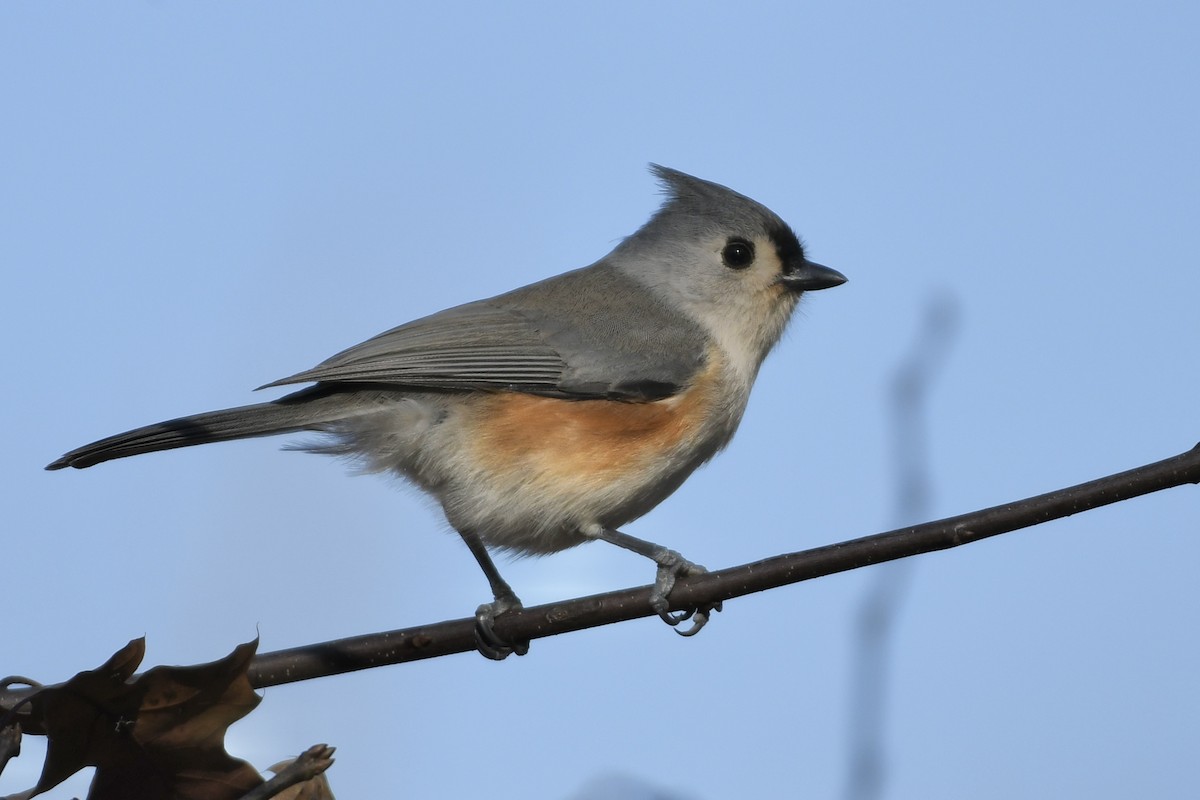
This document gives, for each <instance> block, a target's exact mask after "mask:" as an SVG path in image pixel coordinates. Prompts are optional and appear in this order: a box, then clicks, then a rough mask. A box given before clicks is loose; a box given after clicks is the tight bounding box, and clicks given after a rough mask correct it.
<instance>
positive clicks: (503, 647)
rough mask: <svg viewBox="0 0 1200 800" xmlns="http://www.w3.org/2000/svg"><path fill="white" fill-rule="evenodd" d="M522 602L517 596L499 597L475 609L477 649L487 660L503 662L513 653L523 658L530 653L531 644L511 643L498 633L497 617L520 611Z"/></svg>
mask: <svg viewBox="0 0 1200 800" xmlns="http://www.w3.org/2000/svg"><path fill="white" fill-rule="evenodd" d="M520 609H521V601H520V600H518V599H517V597H516V595H508V596H505V597H497V598H496V599H495V601H493V602H491V603H484V604H483V605H481V606H480V607H479V608H477V609H475V648H476V649H477V650H478V651H479V652H480V654H481V655H483V656H484V657H485V658H490V659H492V660H493V661H503V660H504V659H506V658H508V657H509V656H510V655H512V654H513V653H516V654H517V655H519V656H523V655H525V654H526V653H528V652H529V642H510V641H507V640H506V639H504V638H503V637H502V636H500V634H498V633H496V629H495V627H494V626H493V623H494V622H495V621H496V617H498V616H500V615H501V614H503V613H505V612H507V611H519V610H520Z"/></svg>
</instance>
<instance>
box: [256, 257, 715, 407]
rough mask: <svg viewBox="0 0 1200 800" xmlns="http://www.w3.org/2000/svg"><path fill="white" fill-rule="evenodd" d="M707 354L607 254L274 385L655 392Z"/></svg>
mask: <svg viewBox="0 0 1200 800" xmlns="http://www.w3.org/2000/svg"><path fill="white" fill-rule="evenodd" d="M706 352H707V337H706V336H705V334H704V333H703V331H702V330H700V328H699V327H698V326H697V325H695V324H694V323H692V322H691V321H690V320H688V319H686V318H684V317H683V316H682V315H680V314H678V313H676V312H673V311H672V310H670V309H668V308H667V307H666V306H664V305H663V304H662V303H661V301H659V300H657V299H656V298H655V297H653V296H652V295H651V293H650V292H649V290H647V289H646V288H645V287H643V286H641V285H640V284H638V283H636V282H635V281H633V280H631V279H630V278H628V277H625V276H623V275H621V274H620V273H618V272H616V271H615V270H613V269H611V268H609V267H607V266H606V265H605V264H604V263H603V262H600V263H598V264H596V265H593V266H591V267H586V268H584V269H581V270H576V271H574V272H569V273H566V274H565V275H559V276H557V277H555V278H550V279H548V280H545V281H542V282H540V283H535V284H532V285H530V286H526V287H524V288H521V289H517V290H516V291H513V292H509V293H508V294H503V295H500V296H498V297H494V298H491V299H489V300H480V301H478V302H474V303H468V304H466V305H462V306H457V307H455V308H451V309H448V310H446V311H442V312H439V313H437V314H433V315H432V316H428V317H425V318H423V319H419V320H416V321H414V322H410V323H407V324H405V325H401V326H400V327H398V328H393V329H392V330H390V331H386V332H384V333H381V334H379V335H378V336H375V337H374V338H371V339H368V340H367V341H365V342H363V343H362V344H358V345H355V346H354V347H351V348H350V349H348V350H344V351H342V352H341V353H338V354H337V355H335V356H333V357H332V358H330V359H328V360H326V361H324V362H322V363H321V364H319V365H317V366H316V367H314V368H313V369H310V370H306V371H304V372H300V373H298V374H296V375H292V376H290V377H287V378H284V379H282V380H278V381H274V382H273V383H269V384H267V386H282V385H285V384H293V383H307V382H310V381H325V382H348V383H382V384H394V385H399V386H412V387H419V388H432V389H450V390H455V389H458V390H468V389H476V390H480V389H482V390H490V391H519V392H527V393H530V394H539V395H547V396H552V397H573V398H591V397H607V398H612V399H620V400H635V401H636V400H655V399H660V398H663V397H669V396H670V395H672V394H675V393H676V392H678V391H679V390H680V389H682V388H684V387H686V386H687V385H688V384H689V383H690V381H691V379H692V377H693V376H694V375H695V373H696V371H697V370H698V369H699V368H700V367H701V366H702V365H703V364H704V361H705V357H706ZM264 388H265V387H264Z"/></svg>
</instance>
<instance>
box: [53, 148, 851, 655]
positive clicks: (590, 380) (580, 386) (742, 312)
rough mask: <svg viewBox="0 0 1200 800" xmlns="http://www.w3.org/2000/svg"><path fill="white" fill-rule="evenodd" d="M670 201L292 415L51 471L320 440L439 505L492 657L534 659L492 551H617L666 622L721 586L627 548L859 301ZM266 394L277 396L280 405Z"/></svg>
mask: <svg viewBox="0 0 1200 800" xmlns="http://www.w3.org/2000/svg"><path fill="white" fill-rule="evenodd" d="M652 170H653V172H654V173H655V175H657V177H658V178H659V179H660V181H661V182H662V184H663V187H664V190H665V193H666V195H667V199H666V201H665V202H664V203H663V205H662V207H661V208H660V209H659V210H658V211H657V213H655V214H654V216H653V217H651V219H650V221H649V222H647V223H646V224H645V225H643V226H642V227H641V229H639V230H638V231H637V232H636V233H635V234H633V235H632V236H630V237H628V238H627V239H625V240H623V241H622V242H621V243H620V244H619V245H617V247H616V249H614V250H613V251H612V252H611V253H609V254H608V255H607V256H605V257H604V258H602V259H600V260H599V261H597V262H596V263H595V264H592V265H591V266H588V267H584V268H582V269H577V270H574V271H572V272H568V273H565V274H563V275H559V276H557V277H553V278H549V279H547V280H544V281H541V282H539V283H535V284H532V285H530V286H525V287H523V288H520V289H516V290H514V291H511V292H508V293H507V294H502V295H500V296H498V297H493V298H491V299H488V300H479V301H476V302H474V303H467V304H466V305H461V306H457V307H455V308H451V309H449V310H446V311H442V312H440V313H437V314H434V315H432V316H428V317H425V318H423V319H419V320H417V321H415V322H410V323H408V324H406V325H401V326H400V327H398V328H393V329H392V330H390V331H387V332H385V333H381V334H380V335H378V336H376V337H374V338H373V339H368V340H367V341H365V342H363V343H362V344H359V345H355V346H354V347H351V348H350V349H349V350H344V351H343V352H341V353H339V354H337V355H335V356H333V357H332V358H330V359H329V360H327V361H325V362H323V363H321V364H319V365H318V366H316V367H314V368H313V369H310V370H307V371H305V372H301V373H298V374H296V375H293V376H291V377H289V378H284V379H282V380H278V381H275V382H273V383H269V384H267V385H266V386H283V385H287V384H296V383H309V382H315V385H314V386H310V387H307V388H305V389H301V390H300V391H298V392H295V393H293V394H290V395H287V396H286V397H283V398H281V399H279V400H275V401H273V402H270V403H260V404H258V405H251V406H243V407H241V408H231V409H226V410H224V411H212V412H209V413H207V414H197V415H196V416H192V417H183V418H181V419H175V420H170V421H168V422H161V423H159V424H157V425H149V426H147V427H144V428H138V429H136V430H132V431H129V432H127V433H121V434H117V435H116V436H110V437H109V438H107V439H101V440H100V441H98V442H94V443H92V444H89V445H85V446H84V447H80V448H78V449H76V450H72V451H71V452H69V453H67V454H66V455H64V456H63V457H62V458H59V459H58V460H57V461H55V462H53V463H52V464H50V465H49V466H47V467H46V468H47V469H51V470H56V469H62V468H63V467H76V468H80V469H82V468H84V467H90V466H91V465H93V464H99V463H100V462H102V461H108V460H110V459H114V458H123V457H125V456H132V455H137V454H139V453H148V452H152V451H155V450H168V449H171V448H175V447H186V446H189V445H194V444H204V443H206V442H219V441H227V440H231V439H242V438H246V437H252V436H267V435H271V434H278V433H291V432H296V431H316V432H319V433H322V434H325V435H326V436H325V438H324V439H323V440H322V441H320V442H316V443H305V444H303V445H302V446H301V447H300V448H299V449H304V450H308V451H311V452H317V453H329V454H336V455H343V456H353V457H355V458H357V459H358V460H359V461H360V462H361V464H362V466H363V467H364V469H365V470H366V471H370V472H394V473H397V474H399V475H402V476H404V477H405V478H407V479H409V480H410V481H412V482H413V483H415V484H416V485H417V486H419V487H420V488H422V489H424V490H425V491H427V492H429V493H430V494H432V495H433V496H434V497H436V498H437V499H438V500H439V501H440V502H441V504H442V508H443V509H444V510H445V513H446V517H447V518H448V520H449V521H450V524H451V525H452V526H454V529H455V530H457V531H458V533H459V534H460V535H461V536H462V538H463V541H464V542H466V544H467V547H468V548H470V550H471V552H472V554H474V556H475V558H476V560H478V562H479V565H480V567H482V569H483V572H484V574H485V575H486V576H487V579H488V581H489V583H490V584H491V588H492V594H493V596H494V598H495V600H494V602H493V603H490V604H487V605H484V606H481V607H480V610H479V612H478V613H477V621H478V625H477V634H478V636H477V639H478V641H479V645H480V650H481V651H482V652H483V653H484V654H485V655H489V656H491V657H493V658H502V657H504V656H505V655H507V654H508V652H511V651H516V652H518V653H523V652H524V650H525V645H524V644H521V643H517V644H510V643H505V642H503V641H501V640H499V638H498V637H497V636H496V634H495V633H494V632H493V631H492V630H491V619H492V618H493V617H494V615H495V614H499V613H502V612H503V611H505V610H508V609H512V608H519V607H520V601H519V600H518V599H517V596H516V595H515V594H514V593H513V591H512V589H511V588H510V587H509V586H508V584H507V583H506V582H505V581H504V579H503V578H502V577H501V576H500V573H499V572H498V571H497V569H496V567H495V565H494V564H493V563H492V560H491V558H490V557H489V555H488V551H487V548H489V547H490V548H494V549H498V550H505V551H511V552H516V553H522V554H541V553H552V552H556V551H559V550H565V549H567V548H568V547H574V546H575V545H578V544H582V543H583V542H586V541H589V540H592V539H603V540H605V541H608V542H611V543H613V544H616V545H619V546H621V547H624V548H627V549H629V550H632V551H634V552H636V553H640V554H641V555H644V556H647V557H649V558H651V559H653V560H654V561H655V562H656V563H657V564H658V565H659V567H658V573H657V580H656V582H655V589H654V593H653V595H652V598H653V604H654V607H655V610H656V611H658V613H659V615H660V616H661V617H662V618H663V619H664V620H666V621H667V622H668V623H670V624H672V625H676V624H678V623H679V622H681V621H682V620H684V619H687V618H688V617H690V616H691V615H692V613H695V624H694V625H693V627H692V629H691V631H689V632H695V630H697V629H698V628H699V627H700V626H701V625H703V623H704V621H705V620H706V619H707V615H708V613H709V611H711V609H707V608H706V609H697V610H693V612H685V613H683V614H677V615H676V614H671V613H670V612H669V611H668V601H667V597H668V595H669V593H670V591H671V588H672V586H673V585H674V583H675V579H676V577H677V576H680V575H683V576H686V575H689V574H694V573H697V572H701V571H703V570H702V568H701V567H698V566H696V565H694V564H692V563H690V562H688V561H686V560H684V559H683V558H682V557H680V555H679V554H678V553H676V552H674V551H671V550H667V549H666V548H663V547H660V546H658V545H656V544H653V543H651V542H647V541H643V540H641V539H637V538H634V537H632V536H629V535H628V534H625V533H622V532H620V531H619V530H617V528H618V527H619V526H621V525H624V524H626V523H628V522H630V521H632V520H634V519H637V518H638V517H640V516H642V515H643V514H645V513H646V512H647V511H649V510H650V509H652V508H653V507H654V506H656V505H657V504H658V503H660V502H661V501H662V500H663V499H664V498H666V497H667V496H668V495H669V494H671V493H672V492H673V491H675V490H676V489H677V488H679V485H680V484H681V483H683V481H684V479H686V478H687V477H688V475H690V474H691V473H692V471H693V470H695V469H696V468H697V467H699V466H700V465H701V464H703V463H704V462H706V461H708V460H709V459H710V458H712V456H713V455H714V454H716V452H717V451H718V450H720V449H721V448H723V447H724V446H725V445H726V444H727V443H728V442H729V440H730V438H731V437H732V436H733V433H734V431H735V430H736V429H737V426H738V423H739V422H740V421H741V418H742V412H743V411H744V410H745V408H746V401H747V399H748V398H749V395H750V387H751V386H752V385H753V383H754V379H755V376H756V375H757V373H758V368H759V365H760V364H761V363H762V361H763V359H764V358H765V357H766V355H767V353H768V351H770V349H771V347H772V346H774V344H775V342H776V341H778V340H779V337H780V334H781V333H782V332H783V329H784V326H785V325H786V324H787V322H788V319H789V318H790V317H791V315H792V311H793V310H794V309H795V307H796V304H797V301H798V300H799V299H800V295H801V294H802V293H804V292H806V291H813V290H816V289H827V288H830V287H833V286H837V285H839V284H841V283H844V282H845V280H846V278H845V277H844V276H843V275H842V274H841V273H839V272H837V271H836V270H832V269H829V268H828V267H823V266H821V265H820V264H815V263H813V262H811V261H808V260H807V259H806V258H805V256H804V249H803V247H802V246H801V244H800V241H799V240H798V239H797V238H796V235H795V234H794V233H793V232H792V231H791V229H790V228H789V227H788V226H787V224H786V223H784V222H783V220H781V219H780V218H779V217H778V216H776V215H775V214H774V213H772V212H771V211H770V210H768V209H767V208H764V207H763V206H761V205H759V204H758V203H756V202H754V201H753V200H751V199H749V198H748V197H744V196H742V195H740V194H738V193H736V192H734V191H731V190H730V189H727V188H725V187H724V186H720V185H718V184H715V183H710V182H709V181H704V180H700V179H698V178H693V177H691V176H690V175H685V174H684V173H682V172H678V171H676V170H672V169H667V168H665V167H660V166H652ZM261 388H266V387H261Z"/></svg>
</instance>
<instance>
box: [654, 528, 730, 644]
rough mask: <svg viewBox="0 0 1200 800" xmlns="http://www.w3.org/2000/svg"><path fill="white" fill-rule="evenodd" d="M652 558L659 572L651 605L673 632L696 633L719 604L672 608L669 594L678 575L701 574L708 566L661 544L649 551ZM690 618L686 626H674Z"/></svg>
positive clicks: (693, 634) (682, 634) (716, 609)
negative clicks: (683, 627)
mask: <svg viewBox="0 0 1200 800" xmlns="http://www.w3.org/2000/svg"><path fill="white" fill-rule="evenodd" d="M651 558H653V559H654V561H655V563H657V564H658V574H657V576H656V578H655V580H654V589H653V590H651V592H650V607H651V608H653V609H654V611H655V612H656V613H657V614H658V616H659V618H661V619H662V621H663V622H665V623H667V624H668V625H670V626H671V627H673V628H675V632H676V633H678V634H679V635H680V636H695V635H696V634H697V633H699V632H700V629H701V628H703V627H704V626H705V625H706V624H708V618H709V615H710V614H711V613H712V612H714V611H720V610H721V604H720V603H719V602H717V603H712V604H709V605H703V606H699V607H697V608H689V609H684V610H682V611H676V612H672V611H671V601H670V599H669V597H670V595H671V590H672V589H674V588H675V581H676V580H677V579H678V578H680V577H683V578H687V577H690V576H692V575H703V574H704V573H705V572H708V570H706V569H705V568H704V567H702V566H700V565H699V564H693V563H692V562H691V561H688V560H687V559H686V558H684V557H683V556H681V555H680V554H679V553H677V552H676V551H674V550H668V549H666V548H660V550H659V551H658V552H656V553H654V554H653V555H651ZM689 619H690V620H691V621H692V624H691V625H689V626H688V627H687V628H685V629H682V630H680V629H679V628H678V627H677V626H678V625H679V624H680V623H682V622H687V621H688V620H689Z"/></svg>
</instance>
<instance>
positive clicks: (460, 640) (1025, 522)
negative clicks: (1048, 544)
mask: <svg viewBox="0 0 1200 800" xmlns="http://www.w3.org/2000/svg"><path fill="white" fill-rule="evenodd" d="M1185 483H1200V444H1198V445H1197V446H1196V447H1194V448H1192V449H1191V450H1189V451H1187V452H1185V453H1181V454H1180V455H1177V456H1174V457H1172V458H1168V459H1165V460H1163V461H1158V462H1155V463H1153V464H1147V465H1146V466H1144V467H1138V468H1137V469H1132V470H1129V471H1128V472H1122V473H1119V474H1116V475H1110V476H1108V477H1105V478H1100V479H1099V480H1094V481H1090V482H1088V483H1082V484H1079V485H1078V486H1072V487H1070V488H1067V489H1060V490H1058V491H1055V492H1050V493H1048V494H1043V495H1038V496H1037V497H1031V498H1028V499H1026V500H1020V501H1016V502H1013V503H1006V504H1004V505H1000V506H994V507H992V508H988V509H984V510H982V511H976V512H973V513H970V514H963V515H961V516H957V517H950V518H948V519H944V520H939V521H937V522H928V523H925V524H923V525H914V526H911V527H906V528H899V529H897V530H894V531H889V532H887V533H880V534H876V535H874V536H865V537H863V538H861V539H853V540H850V541H847V542H841V543H839V544H832V545H826V546H824V547H817V548H814V549H812V550H804V551H802V552H799V553H791V554H788V555H781V556H776V557H774V558H768V559H765V560H763V561H756V562H754V563H752V564H744V565H742V566H740V567H730V568H728V569H723V570H719V571H717V572H710V573H707V574H705V575H699V576H696V577H693V578H687V579H685V580H680V581H679V583H677V584H676V586H675V589H674V590H673V591H672V592H671V607H672V609H673V610H681V609H685V608H694V607H696V606H701V605H705V604H712V603H716V602H718V601H723V600H731V599H733V598H735V597H741V596H742V595H747V594H752V593H754V592H761V591H764V590H766V589H773V588H776V587H779V586H786V585H788V584H791V583H798V582H800V581H805V580H809V579H811V578H819V577H822V576H825V575H832V574H834V573H836V572H845V571H846V570H851V569H857V568H859V567H866V566H870V565H871V564H880V563H883V562H885V561H892V560H895V559H898V558H905V557H908V556H914V555H919V554H921V553H929V552H933V551H935V550H945V549H948V548H951V547H957V546H959V545H963V544H968V543H970V542H976V541H979V540H980V539H986V538H988V537H991V536H997V535H999V534H1002V533H1009V532H1010V531H1015V530H1018V529H1020V528H1027V527H1030V526H1032V525H1039V524H1041V523H1043V522H1048V521H1050V520H1054V519H1060V518H1062V517H1068V516H1071V515H1072V514H1078V513H1079V512H1081V511H1089V510H1091V509H1093V508H1099V507H1100V506H1106V505H1109V504H1110V503H1118V502H1121V501H1123V500H1128V499H1130V498H1133V497H1139V496H1141V495H1144V494H1150V493H1152V492H1157V491H1161V490H1163V489H1169V488H1172V487H1174V486H1180V485H1182V484H1185ZM653 614H654V612H653V611H651V609H650V587H649V586H642V587H638V588H633V589H623V590H621V591H616V592H608V593H606V594H598V595H592V596H590V597H581V598H578V599H575V600H569V601H564V602H559V603H549V604H547V605H542V606H536V607H533V608H526V609H524V610H521V611H513V612H509V613H506V614H503V615H501V616H500V617H498V618H497V619H496V623H495V628H496V632H497V633H498V634H499V635H500V636H502V637H504V638H505V639H507V640H509V641H523V640H530V639H540V638H543V637H546V636H554V635H556V634H560V633H567V632H569V631H578V630H583V629H584V628H592V627H596V626H598V625H609V624H612V623H614V622H623V621H625V620H630V619H636V618H638V617H647V616H651V615H653ZM474 622H475V621H474V618H467V619H458V620H451V621H448V622H441V623H436V624H432V625H424V626H420V627H416V628H406V629H403V630H396V631H388V632H385V633H373V634H367V635H364V636H355V637H351V638H348V639H340V640H337V641H333V642H324V643H321V644H314V645H307V646H304V647H297V648H293V649H290V650H279V651H276V652H273V653H263V654H261V655H259V656H257V657H256V658H255V659H254V661H253V663H252V664H251V666H250V681H251V683H252V684H253V685H254V686H255V687H256V688H263V687H266V686H278V685H280V684H284V683H291V682H294V681H302V680H308V679H309V678H316V677H321V676H326V675H336V674H340V673H343V672H352V671H354V670H360V669H368V668H370V667H379V666H384V665H386V664H399V663H402V662H405V661H416V660H418V659H423V658H434V657H436V656H443V655H448V654H450V653H461V652H465V651H469V650H474V649H475V638H474ZM4 701H5V698H4V697H2V696H0V703H2V702H4Z"/></svg>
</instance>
